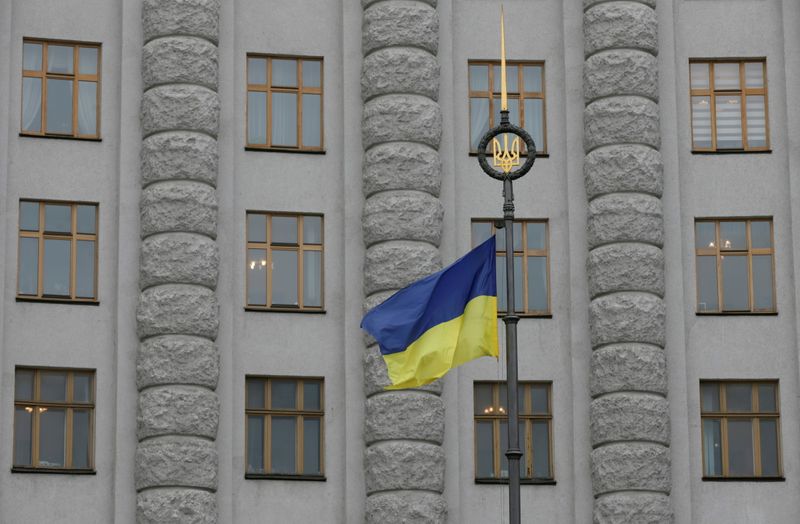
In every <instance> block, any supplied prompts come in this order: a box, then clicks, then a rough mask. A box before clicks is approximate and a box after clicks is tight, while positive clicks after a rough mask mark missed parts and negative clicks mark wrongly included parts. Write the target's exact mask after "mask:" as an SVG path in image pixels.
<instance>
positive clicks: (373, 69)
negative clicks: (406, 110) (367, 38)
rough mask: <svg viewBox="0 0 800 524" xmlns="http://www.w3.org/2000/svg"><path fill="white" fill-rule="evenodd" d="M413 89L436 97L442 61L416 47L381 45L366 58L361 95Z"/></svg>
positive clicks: (434, 98)
mask: <svg viewBox="0 0 800 524" xmlns="http://www.w3.org/2000/svg"><path fill="white" fill-rule="evenodd" d="M392 93H410V94H414V95H422V96H427V97H429V98H432V99H433V100H436V99H437V98H438V97H439V61H438V60H437V59H436V56H434V55H432V54H431V53H428V52H427V51H423V50H422V49H418V48H414V47H389V48H386V49H379V50H378V51H375V52H374V53H372V54H370V55H367V57H366V58H364V64H363V65H362V67H361V97H362V98H363V99H364V100H369V99H371V98H374V97H376V96H379V95H388V94H392Z"/></svg>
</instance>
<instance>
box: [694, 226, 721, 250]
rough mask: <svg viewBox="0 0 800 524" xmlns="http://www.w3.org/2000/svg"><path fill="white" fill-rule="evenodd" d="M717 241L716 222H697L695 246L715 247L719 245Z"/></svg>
mask: <svg viewBox="0 0 800 524" xmlns="http://www.w3.org/2000/svg"><path fill="white" fill-rule="evenodd" d="M716 242H717V233H716V226H715V224H714V222H695V224H694V247H696V248H715V247H717V244H716Z"/></svg>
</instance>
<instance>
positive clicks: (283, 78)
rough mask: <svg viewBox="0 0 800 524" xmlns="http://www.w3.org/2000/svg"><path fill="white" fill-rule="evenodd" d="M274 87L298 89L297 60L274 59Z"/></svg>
mask: <svg viewBox="0 0 800 524" xmlns="http://www.w3.org/2000/svg"><path fill="white" fill-rule="evenodd" d="M272 85H273V86H281V87H297V60H283V59H279V58H273V59H272Z"/></svg>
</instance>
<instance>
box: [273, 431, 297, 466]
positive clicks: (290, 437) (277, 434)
mask: <svg viewBox="0 0 800 524" xmlns="http://www.w3.org/2000/svg"><path fill="white" fill-rule="evenodd" d="M296 426H297V424H296V419H295V417H272V434H271V440H272V442H271V446H270V458H271V459H272V473H283V474H294V473H296V472H297V469H296V467H295V447H296V446H295V443H296V440H295V432H296Z"/></svg>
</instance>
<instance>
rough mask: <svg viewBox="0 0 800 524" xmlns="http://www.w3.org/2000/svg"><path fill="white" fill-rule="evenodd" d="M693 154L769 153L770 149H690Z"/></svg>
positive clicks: (770, 152)
mask: <svg viewBox="0 0 800 524" xmlns="http://www.w3.org/2000/svg"><path fill="white" fill-rule="evenodd" d="M692 154H693V155H769V154H772V149H755V150H752V151H751V150H744V149H717V150H716V151H705V150H702V149H701V150H697V149H692Z"/></svg>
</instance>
